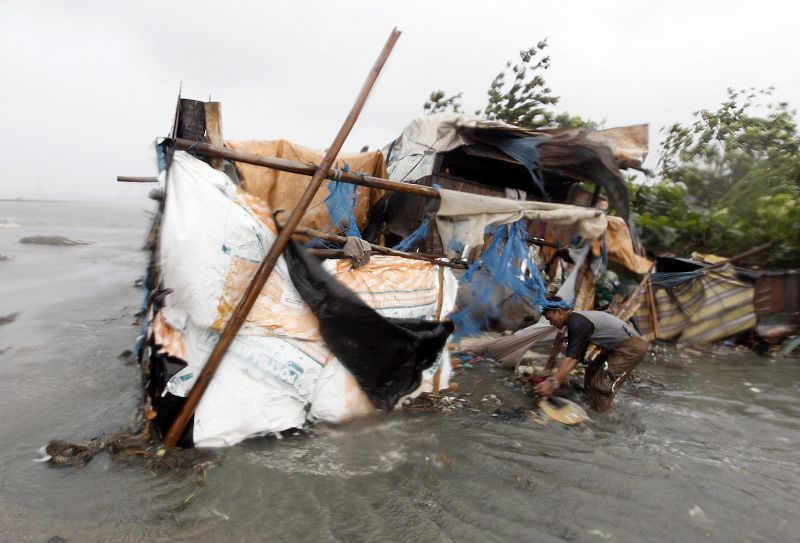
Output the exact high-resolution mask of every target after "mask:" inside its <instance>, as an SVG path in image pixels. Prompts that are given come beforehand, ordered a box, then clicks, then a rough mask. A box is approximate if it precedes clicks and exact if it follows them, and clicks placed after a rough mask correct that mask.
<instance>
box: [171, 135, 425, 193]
mask: <svg viewBox="0 0 800 543" xmlns="http://www.w3.org/2000/svg"><path fill="white" fill-rule="evenodd" d="M175 148H176V149H177V150H179V151H187V150H188V151H191V152H192V153H196V154H198V155H205V156H210V157H217V158H225V159H228V160H232V161H234V162H244V163H246V164H253V165H255V166H264V167H265V168H272V169H274V170H281V171H284V172H290V173H299V174H302V175H314V173H315V172H316V171H317V166H316V165H314V164H312V163H310V162H299V161H297V160H289V159H287V158H278V157H274V156H269V155H260V154H258V153H246V152H244V151H235V150H233V149H227V148H225V147H220V146H218V145H210V144H208V143H199V142H196V141H192V140H185V139H180V138H179V139H176V140H175ZM328 177H329V178H330V179H333V180H335V181H344V182H345V183H352V184H354V185H360V186H362V187H370V188H374V189H382V190H393V191H396V192H407V193H409V194H417V195H419V196H427V197H428V198H439V193H438V192H437V191H436V189H434V188H431V187H425V186H422V185H414V184H412V183H401V182H399V181H391V180H389V179H384V178H382V177H373V176H371V175H364V174H360V173H354V172H348V171H344V170H338V169H336V168H331V169H330V173H329V174H328Z"/></svg>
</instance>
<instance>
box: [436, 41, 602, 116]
mask: <svg viewBox="0 0 800 543" xmlns="http://www.w3.org/2000/svg"><path fill="white" fill-rule="evenodd" d="M545 49H547V40H542V41H540V42H539V43H537V44H536V45H534V46H533V47H531V48H530V49H524V50H522V51H520V52H519V60H518V61H516V62H514V61H512V60H509V61H508V62H506V65H505V68H504V69H503V70H502V71H501V72H500V73H498V74H497V76H496V77H495V78H494V79H493V80H492V82H491V83H490V84H489V89H488V90H487V91H486V94H487V97H488V100H487V103H486V106H485V107H484V108H483V109H482V110H480V109H479V110H477V111H476V112H475V114H476V115H481V116H483V117H484V118H486V119H489V120H497V121H503V122H506V123H509V124H513V125H516V126H521V127H525V128H534V129H536V128H542V127H553V126H559V127H564V128H573V127H577V128H595V127H596V126H597V123H595V122H593V121H589V120H585V119H582V118H581V117H579V116H572V115H570V114H569V113H567V112H564V113H560V114H558V115H557V114H556V113H555V112H554V111H553V110H552V107H553V106H555V105H556V104H558V101H559V97H558V96H556V95H555V94H553V91H552V90H551V89H550V88H549V87H548V86H547V84H546V82H545V79H544V72H545V70H547V69H548V68H549V67H550V57H549V56H547V55H545V53H544V51H545ZM461 97H462V93H460V92H459V93H458V94H453V95H450V96H447V93H445V92H444V91H443V90H436V91H433V92H431V94H430V97H429V98H428V100H427V101H426V102H425V104H424V105H423V106H422V108H423V110H424V112H425V113H426V114H430V113H439V112H442V111H453V112H455V113H461V111H462V110H461Z"/></svg>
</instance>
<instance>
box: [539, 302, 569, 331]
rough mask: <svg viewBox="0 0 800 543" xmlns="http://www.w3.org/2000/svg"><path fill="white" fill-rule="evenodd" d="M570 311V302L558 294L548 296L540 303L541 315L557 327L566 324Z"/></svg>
mask: <svg viewBox="0 0 800 543" xmlns="http://www.w3.org/2000/svg"><path fill="white" fill-rule="evenodd" d="M571 312H572V307H571V306H570V304H569V303H568V302H566V301H564V300H562V299H561V298H559V297H558V296H549V297H548V298H547V301H546V302H544V303H543V304H542V316H543V317H544V318H546V319H547V320H548V322H549V323H550V324H552V325H553V326H555V327H557V328H561V327H562V326H564V325H565V324H567V320H568V319H569V314H570V313H571Z"/></svg>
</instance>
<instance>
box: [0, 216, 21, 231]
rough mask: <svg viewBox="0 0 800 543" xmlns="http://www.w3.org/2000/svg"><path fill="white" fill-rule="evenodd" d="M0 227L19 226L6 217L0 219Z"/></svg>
mask: <svg viewBox="0 0 800 543" xmlns="http://www.w3.org/2000/svg"><path fill="white" fill-rule="evenodd" d="M0 228H19V225H18V224H17V223H15V222H14V221H12V220H11V219H10V218H8V217H3V218H2V219H0Z"/></svg>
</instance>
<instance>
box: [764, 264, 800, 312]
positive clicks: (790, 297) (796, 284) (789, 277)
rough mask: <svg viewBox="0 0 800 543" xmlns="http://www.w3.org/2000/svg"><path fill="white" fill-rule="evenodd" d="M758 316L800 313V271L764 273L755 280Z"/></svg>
mask: <svg viewBox="0 0 800 543" xmlns="http://www.w3.org/2000/svg"><path fill="white" fill-rule="evenodd" d="M753 303H754V304H755V307H756V315H758V316H759V317H763V316H766V315H774V314H776V313H797V312H800V270H786V271H776V272H764V273H762V274H761V275H760V276H758V277H756V279H755V297H754V300H753Z"/></svg>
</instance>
